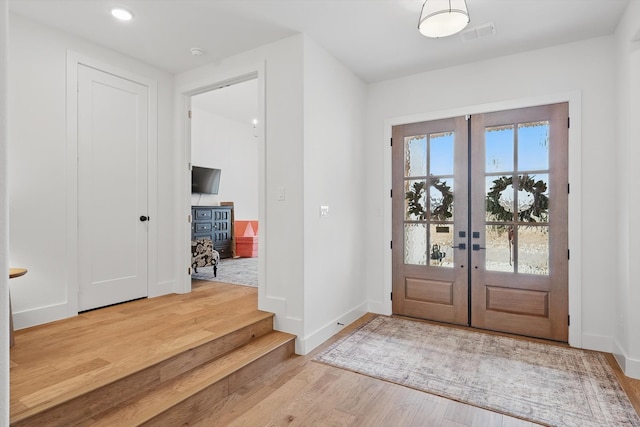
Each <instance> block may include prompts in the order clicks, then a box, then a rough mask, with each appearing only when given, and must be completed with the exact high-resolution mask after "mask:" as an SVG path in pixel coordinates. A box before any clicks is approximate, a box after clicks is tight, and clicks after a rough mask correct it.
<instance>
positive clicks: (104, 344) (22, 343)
mask: <svg viewBox="0 0 640 427" xmlns="http://www.w3.org/2000/svg"><path fill="white" fill-rule="evenodd" d="M193 289H194V292H192V293H191V294H186V295H170V296H166V297H160V298H152V299H146V300H140V301H135V302H132V303H127V304H123V305H119V306H114V307H109V308H106V309H101V310H97V311H94V312H89V313H85V314H83V315H81V316H79V317H78V318H75V319H76V320H74V319H67V320H65V321H62V322H57V323H55V324H53V325H44V326H39V327H36V328H30V329H27V330H21V331H18V332H17V333H16V339H17V345H16V347H14V348H12V349H11V360H12V362H11V366H12V378H11V403H12V408H11V410H12V412H13V411H20V410H24V409H25V407H24V406H22V405H23V404H24V403H23V402H31V400H33V399H35V398H42V397H43V396H41V394H42V392H43V391H48V392H54V391H55V389H56V387H57V384H59V385H60V387H64V386H65V385H66V384H68V376H69V375H77V374H78V372H79V371H81V370H82V371H87V372H90V371H92V370H100V369H104V365H105V363H111V360H112V358H115V357H116V356H117V353H118V351H121V350H118V349H117V348H114V346H113V342H114V340H119V339H123V337H124V336H125V335H127V334H128V333H129V332H131V331H124V330H122V329H121V328H118V327H117V325H118V324H119V322H121V321H123V319H124V318H126V317H135V318H136V323H135V325H136V326H134V327H133V328H134V329H135V333H134V336H135V338H136V339H133V340H131V341H129V342H128V344H127V346H140V348H139V349H138V350H135V347H134V352H138V351H139V353H140V354H147V353H149V352H150V351H151V350H153V348H154V347H163V348H166V347H170V345H169V344H174V343H176V344H180V343H181V339H180V338H179V337H180V336H184V334H185V333H187V334H188V335H192V336H198V335H199V334H209V333H211V331H212V330H214V329H217V327H218V326H217V325H216V324H212V323H211V322H210V321H209V320H206V321H205V319H206V318H208V317H209V316H208V315H209V314H210V312H211V311H212V310H213V311H214V312H216V313H218V315H219V316H220V319H225V320H219V321H218V322H217V324H219V325H225V324H229V323H233V322H234V318H235V317H236V316H238V315H239V314H241V313H246V312H248V311H251V310H253V311H255V310H256V308H257V290H256V289H255V288H250V287H246V286H234V285H226V284H220V283H213V282H202V281H194V282H193ZM229 302H232V303H233V305H234V308H233V309H229V306H228V305H227V303H229ZM205 312H206V313H207V316H205V314H204V313H205ZM369 316H371V315H366V316H364V317H363V318H362V319H359V320H358V321H357V322H356V323H354V324H352V325H349V326H347V327H346V328H345V329H344V330H343V331H342V332H341V333H340V334H337V335H336V336H335V337H333V338H332V339H330V340H329V341H328V342H326V343H324V344H323V345H322V346H320V347H319V348H318V349H316V350H315V351H314V352H312V353H311V354H309V355H306V356H295V357H294V358H292V359H290V360H288V361H286V362H283V363H281V364H279V365H278V366H276V367H275V368H274V369H271V370H269V371H267V372H265V373H263V374H262V375H261V376H259V377H258V378H257V379H255V380H253V381H252V382H250V383H248V384H246V385H245V386H243V387H241V388H239V389H238V390H237V391H235V392H234V393H233V394H231V395H230V396H228V397H227V398H225V399H224V400H222V401H221V402H219V403H217V404H216V405H214V406H212V408H211V411H210V413H209V414H210V415H207V416H205V417H204V418H202V419H200V420H199V421H198V422H195V423H191V424H190V425H192V426H199V427H210V426H227V425H232V426H284V425H305V426H308V425H313V426H316V425H320V426H327V425H336V426H338V425H344V426H412V425H415V426H445V427H446V426H449V427H454V426H457V427H461V426H483V427H484V426H487V427H499V426H500V427H508V426H533V425H535V424H532V423H530V422H527V421H522V420H519V419H516V418H512V417H509V416H505V415H502V414H497V413H494V412H491V411H487V410H484V409H480V408H476V407H473V406H470V405H465V404H462V403H458V402H455V401H451V400H447V399H444V398H440V397H437V396H434V395H430V394H427V393H423V392H420V391H417V390H413V389H410V388H406V387H402V386H399V385H395V384H391V383H388V382H385V381H380V380H376V379H373V378H370V377H367V376H364V375H360V374H356V373H353V372H349V371H345V370H342V369H338V368H333V367H330V366H326V365H323V364H320V363H317V362H313V361H312V359H313V357H314V356H315V354H316V353H317V352H319V351H321V350H322V349H323V348H326V346H328V345H330V344H331V343H332V342H334V341H335V340H337V339H339V338H340V337H341V336H343V335H344V334H347V333H348V332H349V331H350V330H351V329H353V328H354V327H356V326H357V325H358V324H360V323H361V322H364V321H366V320H367V319H368V318H369ZM176 322H177V323H176ZM176 325H178V327H179V328H180V330H181V332H180V334H178V336H174V335H172V332H171V330H172V329H175V327H176ZM101 328H105V329H101ZM52 331H53V333H52ZM81 333H89V336H90V337H93V338H87V337H86V336H85V337H84V338H80V334H81ZM170 337H173V338H170ZM154 339H159V340H160V341H153V340H154ZM522 339H526V338H522ZM60 346H65V347H70V351H66V352H62V353H60V354H61V357H60V358H59V359H56V358H55V357H54V356H55V355H57V354H58V353H59V352H58V351H57V350H56V349H58V348H59V347H60ZM129 350H130V349H129ZM62 356H64V357H62ZM608 359H609V361H610V363H611V364H612V366H614V370H615V371H616V375H618V376H619V379H620V381H621V383H622V385H623V387H624V388H625V390H626V391H627V393H628V394H629V396H630V400H631V401H632V403H633V404H634V406H635V408H636V410H637V411H639V412H640V380H631V379H629V378H627V377H625V376H624V375H623V374H622V373H621V371H620V369H619V368H618V367H617V364H616V363H615V361H614V360H613V357H612V356H608ZM98 362H99V363H98ZM118 363H121V362H118ZM14 372H15V373H16V375H15V376H14Z"/></svg>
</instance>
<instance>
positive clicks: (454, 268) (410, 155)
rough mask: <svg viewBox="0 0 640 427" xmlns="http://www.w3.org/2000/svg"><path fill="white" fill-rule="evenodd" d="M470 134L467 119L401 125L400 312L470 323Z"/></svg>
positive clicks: (396, 265)
mask: <svg viewBox="0 0 640 427" xmlns="http://www.w3.org/2000/svg"><path fill="white" fill-rule="evenodd" d="M467 135H468V132H467V124H466V121H465V120H464V118H455V119H449V120H438V121H433V122H428V123H416V124H410V125H404V126H395V127H394V128H393V141H394V144H393V151H394V155H393V159H394V160H393V161H394V164H393V174H394V180H393V194H394V195H395V194H401V195H403V196H404V197H394V198H393V241H394V242H397V243H398V246H396V247H395V248H394V250H393V283H394V285H393V312H394V313H402V314H404V315H406V316H412V317H419V318H425V319H432V320H438V321H442V322H450V323H457V324H467V323H468V288H467V274H468V273H467V271H468V269H467V251H466V249H457V248H455V246H456V243H455V242H456V241H458V240H460V241H461V242H463V245H464V242H466V237H464V236H466V226H464V225H463V226H457V225H456V224H466V218H467V191H466V187H467V182H466V181H467V172H466V171H467V167H466V164H467ZM460 236H462V237H460Z"/></svg>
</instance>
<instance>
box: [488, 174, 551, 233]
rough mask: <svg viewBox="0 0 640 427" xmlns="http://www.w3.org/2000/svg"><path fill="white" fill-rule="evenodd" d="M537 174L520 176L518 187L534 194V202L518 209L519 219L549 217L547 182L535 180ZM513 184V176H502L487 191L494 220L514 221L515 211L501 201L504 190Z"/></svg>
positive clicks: (534, 220) (543, 219)
mask: <svg viewBox="0 0 640 427" xmlns="http://www.w3.org/2000/svg"><path fill="white" fill-rule="evenodd" d="M534 178H535V176H529V175H520V176H518V189H519V190H523V191H526V192H527V193H529V194H531V195H532V196H533V203H532V204H531V205H530V206H529V207H528V208H527V209H523V210H518V221H520V222H539V221H546V220H547V218H548V215H549V214H548V210H549V198H548V197H547V195H546V194H544V193H545V192H546V191H547V183H546V182H544V181H543V180H541V179H539V180H537V181H536V180H535V179H534ZM510 185H511V186H512V185H513V177H511V176H509V177H507V176H502V177H500V178H498V179H496V180H495V181H493V187H491V189H490V190H489V192H488V193H487V212H489V213H490V214H491V215H492V217H493V220H494V221H513V212H511V211H510V210H508V209H506V208H505V207H504V206H503V205H502V204H501V203H500V197H501V196H502V192H503V191H504V190H506V189H507V187H509V186H510Z"/></svg>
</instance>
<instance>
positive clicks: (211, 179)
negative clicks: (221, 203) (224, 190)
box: [191, 166, 222, 194]
mask: <svg viewBox="0 0 640 427" xmlns="http://www.w3.org/2000/svg"><path fill="white" fill-rule="evenodd" d="M221 172H222V170H221V169H212V168H204V167H201V166H192V167H191V192H192V193H199V194H218V190H219V189H220V174H221Z"/></svg>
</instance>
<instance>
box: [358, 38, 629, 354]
mask: <svg viewBox="0 0 640 427" xmlns="http://www.w3.org/2000/svg"><path fill="white" fill-rule="evenodd" d="M614 47H615V44H614V40H613V37H605V38H598V39H593V40H587V41H583V42H579V43H573V44H567V45H562V46H556V47H552V48H548V49H543V50H537V51H531V52H525V53H521V54H517V55H511V56H506V57H502V58H497V59H494V60H488V61H482V62H477V63H473V64H468V65H464V66H458V67H452V68H447V69H443V70H437V71H433V72H427V73H422V74H417V75H414V76H410V77H407V78H403V79H397V80H391V81H385V82H381V83H378V84H374V85H371V87H370V90H369V101H368V113H367V142H368V146H367V151H366V153H367V180H366V182H367V189H368V191H367V200H368V204H367V206H366V212H368V216H367V219H366V222H367V230H368V233H367V239H368V240H367V244H366V245H365V247H367V248H368V251H367V276H366V281H367V283H369V299H370V307H371V309H372V310H378V311H381V312H388V311H390V302H389V293H388V292H389V291H390V271H391V269H390V250H389V239H390V232H386V231H385V227H387V226H388V224H390V223H391V216H390V215H391V212H390V201H389V188H390V187H391V182H390V178H389V179H388V182H387V181H386V180H385V176H390V175H388V174H385V172H384V171H388V170H389V169H390V165H389V164H388V160H389V159H390V156H389V155H388V153H389V148H388V146H389V141H388V139H386V138H385V120H390V119H393V118H398V117H405V116H412V115H414V116H417V115H424V114H427V113H431V114H434V115H437V114H438V112H447V111H454V110H455V111H457V112H458V113H461V114H464V113H465V111H469V112H479V111H475V110H476V109H477V108H478V106H482V105H490V104H499V103H502V104H511V105H517V104H518V103H519V102H521V101H522V100H527V101H530V100H532V99H537V98H544V97H553V96H555V95H556V94H567V93H579V94H581V99H582V105H572V106H570V108H571V107H573V108H574V109H576V110H577V111H578V112H579V116H580V117H579V119H580V120H577V121H575V120H574V121H573V122H572V123H573V126H572V129H571V130H570V133H571V134H574V135H576V133H577V134H581V135H582V137H581V140H580V141H579V145H580V147H579V148H580V151H581V153H582V157H581V159H580V158H578V159H573V164H571V163H570V170H569V175H570V176H572V174H573V171H574V170H577V169H581V171H582V176H581V177H579V178H578V179H576V180H575V181H579V182H575V181H574V182H572V183H571V184H572V187H571V188H572V194H573V197H576V191H577V192H578V195H579V196H580V199H581V201H582V206H579V208H578V209H575V210H574V211H573V212H570V218H569V222H570V228H571V224H572V223H573V224H581V229H580V230H579V232H580V233H579V234H580V236H581V240H582V245H581V247H579V248H571V250H572V252H571V254H572V261H571V262H572V263H574V264H573V265H575V263H576V262H579V263H580V265H581V271H579V272H578V273H579V274H580V276H581V277H582V281H581V283H580V285H581V290H582V298H581V300H579V301H572V302H571V303H570V304H578V305H579V306H580V308H581V311H582V319H581V320H580V319H574V318H572V323H573V321H579V322H581V324H580V326H581V330H582V334H581V337H579V339H578V340H577V341H579V342H581V343H582V346H584V347H586V348H592V349H598V350H603V351H611V348H612V347H611V346H612V337H613V333H614V323H613V320H614V313H615V300H614V295H615V293H614V292H613V289H614V288H615V281H616V278H617V268H616V267H617V259H618V258H617V256H618V255H619V248H618V239H617V237H616V233H615V231H612V230H615V227H616V222H617V220H618V218H617V213H615V211H614V212H613V213H611V207H612V206H617V198H616V193H615V191H611V188H612V185H615V184H612V183H614V182H615V180H616V171H617V157H616V149H615V147H616V125H617V122H616V113H615V111H616V93H615V90H616V86H615V81H616V72H615V70H616V57H615V49H614ZM574 104H575V102H574ZM574 118H575V117H574ZM576 122H577V123H576ZM580 123H582V126H581V128H580ZM570 162H571V161H570ZM581 189H582V192H580V191H581ZM570 197H572V196H570ZM596 201H597V202H596ZM580 221H581V222H580ZM386 230H390V229H389V228H387V229H386ZM574 255H577V256H578V257H580V258H581V259H578V260H576V259H575V258H574ZM636 330H637V328H636Z"/></svg>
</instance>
